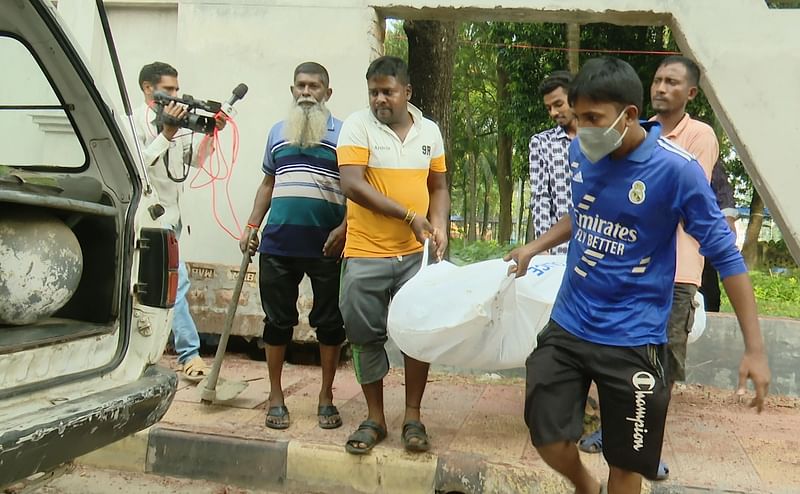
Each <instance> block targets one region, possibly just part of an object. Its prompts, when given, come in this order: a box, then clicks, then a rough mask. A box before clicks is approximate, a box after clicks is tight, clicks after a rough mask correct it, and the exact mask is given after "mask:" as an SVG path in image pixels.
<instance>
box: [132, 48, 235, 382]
mask: <svg viewBox="0 0 800 494" xmlns="http://www.w3.org/2000/svg"><path fill="white" fill-rule="evenodd" d="M139 88H140V89H141V90H142V93H143V94H144V102H145V104H144V105H142V106H140V107H139V108H137V109H136V110H135V111H134V125H135V126H136V134H137V136H136V137H137V139H139V144H140V145H141V147H142V156H143V157H144V162H145V164H146V165H147V166H148V174H149V176H150V181H151V182H152V184H153V186H154V187H155V189H156V192H157V193H158V198H159V200H160V202H161V205H162V206H163V207H164V214H163V216H162V219H163V220H164V221H166V222H167V223H168V224H169V225H170V226H172V228H173V229H174V230H175V232H176V234H177V235H178V237H180V234H181V212H180V207H179V204H178V203H179V199H180V195H181V189H182V188H183V186H182V184H181V183H179V182H176V181H175V180H173V178H178V179H180V178H182V177H184V176H185V172H184V170H185V165H193V166H197V165H198V156H209V155H210V154H211V153H212V152H213V151H214V149H213V141H212V140H211V139H206V140H203V137H204V136H203V134H192V132H191V131H190V130H187V129H182V128H180V127H179V126H177V125H174V123H175V122H178V121H180V120H181V119H182V118H183V117H184V116H186V113H187V109H186V107H184V106H183V105H180V104H178V103H175V102H170V103H168V104H167V105H165V106H164V109H163V117H164V118H161V119H158V118H157V116H158V115H157V109H156V105H155V103H154V100H153V94H154V93H155V92H156V91H161V92H164V93H166V94H167V95H169V96H171V97H177V95H178V89H179V86H178V71H177V70H175V68H174V67H172V66H171V65H169V64H166V63H163V62H153V63H151V64H148V65H145V66H144V67H142V70H141V71H140V72H139ZM215 119H216V125H217V129H222V128H224V127H225V119H224V117H223V116H222V115H217V116H216V117H215ZM167 168H169V172H168V170H167ZM171 177H172V178H171ZM188 292H189V273H188V271H187V269H186V264H185V263H184V262H183V261H181V262H180V265H179V268H178V294H177V297H176V300H175V307H174V310H173V320H172V336H173V340H174V345H175V352H176V353H177V354H178V363H179V364H180V371H181V372H183V375H184V377H186V379H188V380H190V381H194V382H199V381H200V380H202V378H203V377H205V376H206V375H207V374H208V367H206V365H205V363H204V362H203V359H202V358H200V337H199V336H198V334H197V327H196V326H195V324H194V320H192V315H191V314H190V313H189V303H188V300H187V298H186V295H187V294H188Z"/></svg>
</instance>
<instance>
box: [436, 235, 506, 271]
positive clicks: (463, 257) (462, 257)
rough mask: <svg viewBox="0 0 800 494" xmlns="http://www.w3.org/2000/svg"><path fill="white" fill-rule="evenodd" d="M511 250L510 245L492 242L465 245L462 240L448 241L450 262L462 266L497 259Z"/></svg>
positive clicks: (482, 241) (476, 242)
mask: <svg viewBox="0 0 800 494" xmlns="http://www.w3.org/2000/svg"><path fill="white" fill-rule="evenodd" d="M511 249H512V247H511V246H510V245H501V244H499V243H497V242H496V241H494V240H489V241H484V240H480V241H475V242H472V243H471V244H466V242H465V241H464V240H463V239H458V238H454V239H451V240H450V262H452V263H453V264H458V265H463V264H472V263H473V262H479V261H485V260H487V259H497V258H498V257H503V256H504V255H506V254H507V253H508V252H509V251H510V250H511Z"/></svg>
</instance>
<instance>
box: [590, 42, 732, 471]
mask: <svg viewBox="0 0 800 494" xmlns="http://www.w3.org/2000/svg"><path fill="white" fill-rule="evenodd" d="M699 82H700V69H699V68H698V67H697V64H695V63H694V62H693V61H692V60H690V59H688V58H686V57H683V56H670V57H666V58H665V59H664V60H662V62H661V64H660V65H659V67H658V69H657V70H656V73H655V76H653V83H652V84H651V86H650V101H651V103H652V105H653V110H654V111H655V112H656V115H655V116H654V117H653V118H651V119H650V120H653V121H656V122H658V123H660V124H661V129H662V130H661V134H662V136H664V137H665V138H667V139H668V140H670V141H671V142H673V143H675V144H677V145H678V146H680V147H681V148H683V149H685V150H687V151H689V153H690V154H692V155H693V156H694V157H695V158H696V159H697V161H698V162H699V163H700V165H701V166H702V167H703V172H704V173H705V175H706V178H707V179H708V180H709V182H710V181H711V173H712V171H713V169H714V165H715V163H716V162H717V158H718V157H719V143H718V141H717V136H716V134H715V133H714V130H713V129H712V128H711V127H710V126H709V125H707V124H705V123H703V122H701V121H699V120H695V119H693V118H692V117H691V116H690V115H689V114H688V113H686V105H687V104H688V103H689V101H691V100H693V99H694V98H695V97H696V96H697V93H698V84H699ZM703 262H704V261H703V256H702V255H701V254H700V246H699V244H698V243H697V241H696V240H695V239H694V238H692V237H691V236H689V235H688V234H687V233H686V232H684V231H683V227H682V226H678V234H677V263H676V267H675V286H674V291H673V296H672V311H671V313H670V318H669V322H668V324H667V336H668V338H669V344H668V350H669V351H668V357H669V376H668V377H669V384H670V386H672V385H673V384H674V383H675V381H683V380H685V379H686V366H685V364H686V344H687V338H688V335H689V331H690V330H691V329H692V325H693V324H694V311H695V306H694V296H695V294H696V293H697V289H698V288H699V287H700V285H701V282H702V274H703ZM601 437H602V436H601V435H600V431H599V430H598V431H597V432H595V433H593V434H591V435H589V436H587V437H585V438H584V439H582V440H581V441H580V444H579V447H580V449H581V450H583V451H586V452H590V453H595V452H600V451H601V450H602V447H603V446H602V439H601ZM668 476H669V468H668V467H667V465H666V464H665V463H664V462H663V461H662V462H661V464H660V465H659V471H658V479H659V480H664V479H666V478H667V477H668Z"/></svg>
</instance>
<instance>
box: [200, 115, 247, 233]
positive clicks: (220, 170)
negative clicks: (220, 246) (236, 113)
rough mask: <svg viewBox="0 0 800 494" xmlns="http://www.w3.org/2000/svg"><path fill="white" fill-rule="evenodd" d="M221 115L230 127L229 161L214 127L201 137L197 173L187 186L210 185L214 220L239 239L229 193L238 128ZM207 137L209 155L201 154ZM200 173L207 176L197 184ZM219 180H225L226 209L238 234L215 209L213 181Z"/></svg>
mask: <svg viewBox="0 0 800 494" xmlns="http://www.w3.org/2000/svg"><path fill="white" fill-rule="evenodd" d="M221 115H223V116H224V117H225V119H226V121H227V122H228V124H229V125H230V126H231V129H232V144H231V161H230V163H228V160H227V159H226V158H225V154H224V153H223V152H222V146H221V143H220V139H219V130H218V129H216V128H215V129H214V133H213V135H212V136H208V135H207V136H205V137H203V140H202V141H201V143H200V154H199V155H198V161H199V167H198V170H197V173H195V176H194V177H193V178H192V180H191V182H190V183H189V187H190V188H192V189H200V188H203V187H207V186H211V211H212V214H213V216H214V220H215V221H216V222H217V225H219V227H220V228H221V229H222V230H223V231H224V232H225V233H227V234H228V235H230V236H231V238H233V239H234V240H239V238H241V236H242V233H243V231H242V227H241V224H240V223H239V219H238V217H237V216H236V211H235V210H234V208H233V201H232V200H231V194H230V181H231V178H232V177H233V168H234V167H235V165H236V162H237V160H238V157H239V128H238V126H237V125H236V122H235V121H234V120H233V119H232V118H230V117H229V116H227V115H225V114H224V113H222V114H221ZM209 139H211V140H212V144H213V149H214V151H213V152H212V153H211V154H210V155H208V156H206V155H204V154H203V152H204V150H205V149H207V143H208V140H209ZM206 160H208V161H206ZM202 173H205V174H206V175H207V176H208V180H207V181H205V182H203V183H200V184H197V181H198V179H199V177H200V175H201V174H202ZM220 180H223V181H224V182H225V196H226V199H227V201H228V209H229V211H230V213H231V217H232V218H233V223H234V225H235V226H236V231H238V232H239V234H238V235H236V234H234V233H233V232H232V231H231V230H230V229H228V227H226V226H225V224H224V223H223V221H222V219H221V218H220V216H219V213H218V211H217V188H216V185H215V183H216V182H217V181H220Z"/></svg>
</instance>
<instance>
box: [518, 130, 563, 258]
mask: <svg viewBox="0 0 800 494" xmlns="http://www.w3.org/2000/svg"><path fill="white" fill-rule="evenodd" d="M571 141H572V140H571V139H570V137H569V136H568V135H567V133H566V132H564V129H563V128H561V127H560V126H559V127H554V128H552V129H548V130H545V131H544V132H540V133H538V134H535V135H534V136H533V137H531V142H530V146H529V150H530V154H529V155H528V162H529V164H530V177H531V214H532V215H533V230H534V237H535V238H539V237H541V236H542V234H543V233H544V232H546V231H547V230H549V229H550V227H551V226H553V225H554V224H555V223H556V222H557V221H558V220H559V219H560V218H561V217H562V216H564V215H565V214H567V213H569V210H570V208H571V207H572V189H571V187H570V171H569V157H568V150H569V144H570V142H571ZM550 253H551V254H566V253H567V243H563V244H561V245H559V246H558V247H554V248H553V249H550Z"/></svg>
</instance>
